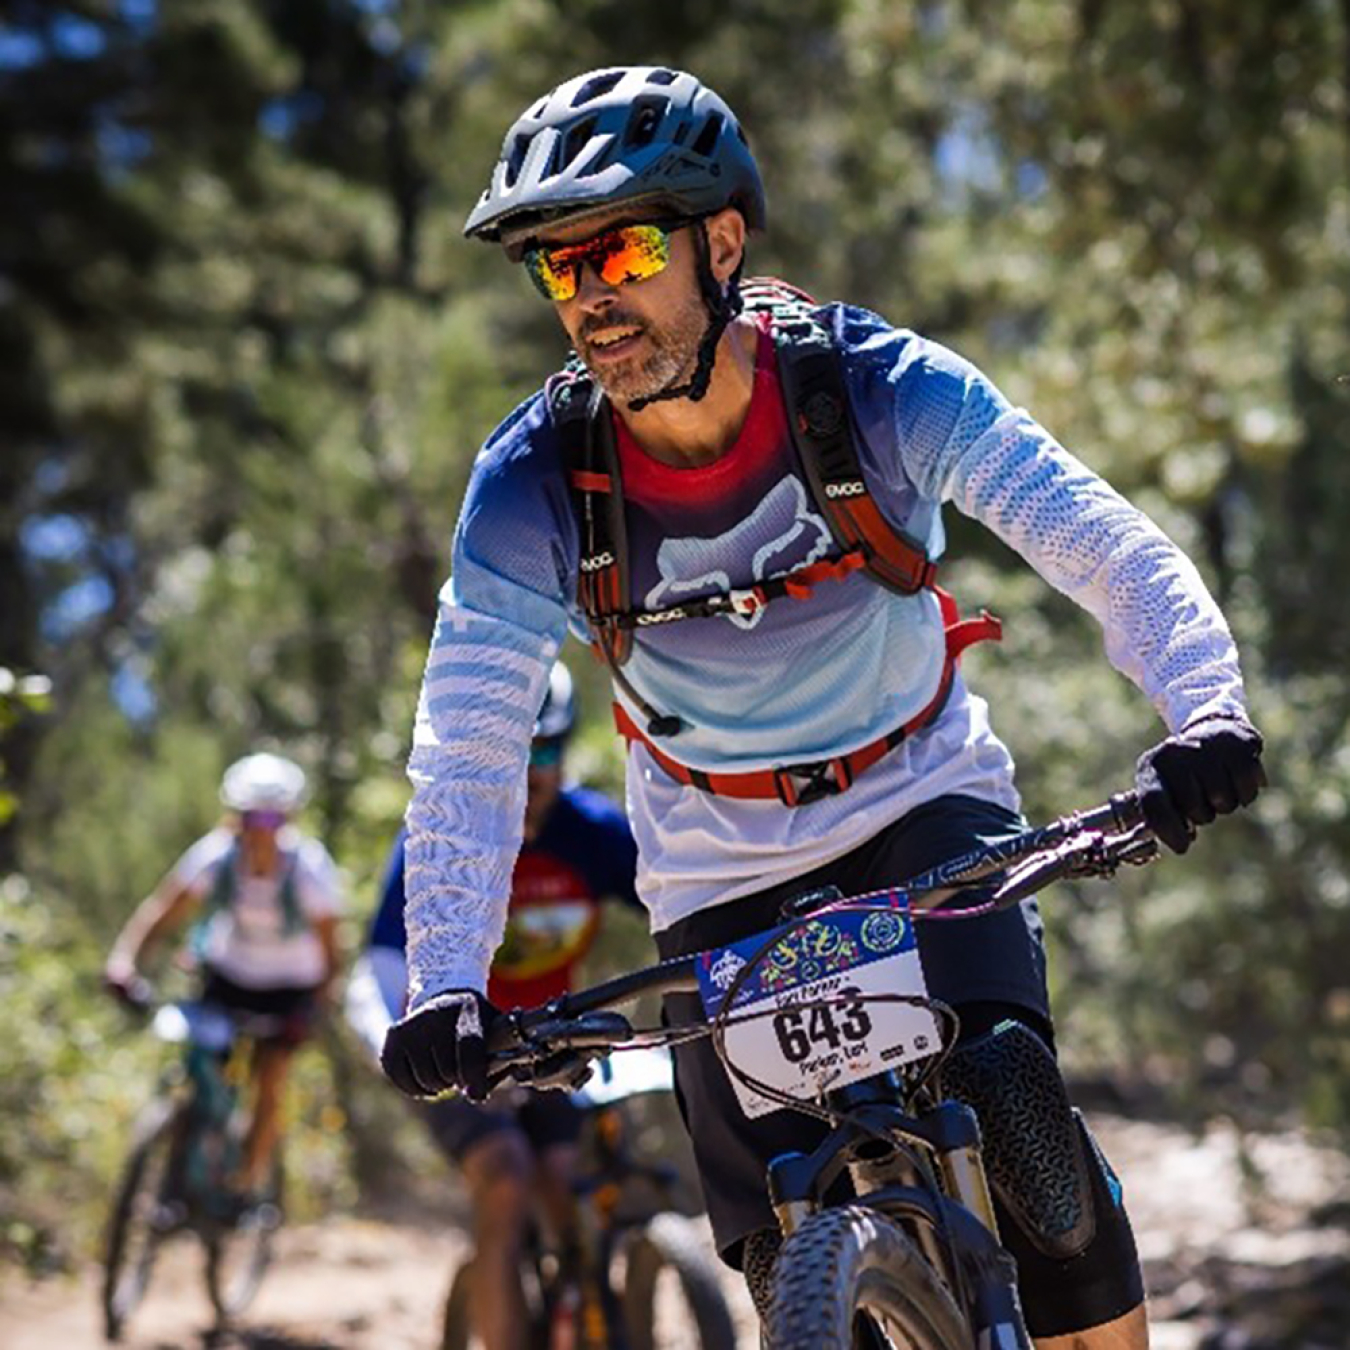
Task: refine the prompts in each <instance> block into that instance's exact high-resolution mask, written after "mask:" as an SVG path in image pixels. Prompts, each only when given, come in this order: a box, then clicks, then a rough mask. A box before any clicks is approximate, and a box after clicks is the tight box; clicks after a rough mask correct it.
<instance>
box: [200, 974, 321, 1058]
mask: <svg viewBox="0 0 1350 1350" xmlns="http://www.w3.org/2000/svg"><path fill="white" fill-rule="evenodd" d="M318 993H319V991H318V989H317V988H302V989H292V988H277V987H274V988H268V989H250V988H249V987H248V986H247V985H243V984H236V983H235V982H234V981H233V980H229V979H226V978H225V976H224V975H221V974H219V973H218V972H216V971H214V970H210V969H208V970H207V971H206V981H205V984H204V985H203V987H202V992H201V1001H202V1002H203V1003H211V1004H214V1005H215V1006H216V1007H218V1008H224V1009H225V1010H226V1012H238V1013H252V1014H253V1015H254V1016H256V1017H266V1018H269V1019H270V1018H275V1019H276V1020H277V1024H278V1025H277V1029H276V1031H275V1032H271V1033H269V1034H267V1035H261V1036H258V1037H257V1040H259V1041H262V1042H264V1043H274V1044H278V1045H290V1046H297V1045H302V1044H304V1042H305V1041H307V1040H308V1039H309V1038H310V1036H311V1035H313V1032H314V1022H315V1014H316V1012H317V1008H318Z"/></svg>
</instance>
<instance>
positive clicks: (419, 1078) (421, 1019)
mask: <svg viewBox="0 0 1350 1350" xmlns="http://www.w3.org/2000/svg"><path fill="white" fill-rule="evenodd" d="M500 1016H501V1014H500V1013H499V1012H498V1011H497V1009H496V1008H494V1007H493V1006H492V1004H490V1003H489V1002H488V1001H487V999H485V998H484V997H483V996H482V994H476V993H474V992H473V990H471V989H451V990H448V991H447V992H446V993H444V994H437V995H436V996H435V998H432V999H428V1000H427V1002H425V1003H424V1004H422V1006H421V1007H420V1008H417V1009H416V1010H415V1011H413V1012H410V1013H408V1014H407V1016H406V1017H404V1018H403V1019H402V1020H401V1021H398V1022H395V1023H394V1025H393V1026H392V1027H390V1028H389V1031H388V1033H387V1034H386V1036H385V1038H384V1049H383V1050H382V1051H381V1052H380V1064H381V1065H382V1066H383V1068H384V1072H385V1074H386V1076H387V1077H388V1078H389V1080H390V1081H391V1082H392V1083H393V1084H394V1086H395V1087H396V1088H398V1090H399V1091H400V1092H406V1093H407V1094H408V1096H409V1097H438V1096H440V1094H441V1093H442V1092H446V1091H448V1090H450V1089H452V1088H454V1089H458V1090H459V1091H460V1092H463V1093H464V1094H465V1096H467V1097H470V1098H472V1099H473V1100H474V1101H476V1102H481V1101H482V1100H483V1098H484V1097H486V1096H487V1094H488V1081H487V1047H486V1045H485V1043H484V1037H485V1036H486V1035H487V1031H488V1028H489V1027H490V1026H491V1025H492V1023H493V1022H494V1021H495V1020H496V1019H497V1018H498V1017H500Z"/></svg>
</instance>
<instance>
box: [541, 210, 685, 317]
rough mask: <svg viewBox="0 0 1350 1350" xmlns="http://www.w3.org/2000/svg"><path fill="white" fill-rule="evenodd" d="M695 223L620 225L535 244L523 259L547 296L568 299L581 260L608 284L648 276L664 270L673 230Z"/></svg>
mask: <svg viewBox="0 0 1350 1350" xmlns="http://www.w3.org/2000/svg"><path fill="white" fill-rule="evenodd" d="M692 223H693V221H692V220H689V219H684V220H660V221H657V220H653V221H645V222H643V223H642V224H641V225H619V226H616V227H615V228H614V229H612V230H606V231H605V232H604V233H603V234H598V235H596V236H595V238H594V239H587V240H585V241H584V242H583V243H580V244H561V245H559V246H557V247H555V248H550V247H546V246H545V245H542V244H538V245H535V246H534V247H532V248H527V249H526V250H525V252H524V253H523V254H522V255H521V261H522V262H523V263H524V265H525V270H526V271H527V272H528V273H529V274H530V280H531V281H533V282H534V284H535V286H536V288H537V289H538V291H539V294H540V295H542V296H543V297H544V299H546V300H554V301H562V300H570V299H572V297H573V296H574V295H576V293H577V287H578V286H580V284H581V267H582V264H583V263H590V264H591V266H592V267H594V268H595V270H596V271H597V272H598V273H599V274H600V279H601V280H602V281H603V282H604V283H605V284H606V285H607V286H622V285H623V284H624V283H625V282H628V281H646V280H647V278H648V277H654V276H656V275H657V274H658V273H659V272H663V271H665V269H666V265H667V264H668V263H669V262H670V236H671V235H672V234H674V233H675V231H676V230H680V229H683V228H684V227H685V226H686V225H690V224H692Z"/></svg>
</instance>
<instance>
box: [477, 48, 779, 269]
mask: <svg viewBox="0 0 1350 1350" xmlns="http://www.w3.org/2000/svg"><path fill="white" fill-rule="evenodd" d="M625 203H631V204H632V205H634V206H637V205H644V206H645V205H651V204H663V205H667V206H669V207H671V208H672V209H673V210H675V211H676V212H678V213H679V214H680V215H689V216H697V215H705V214H708V213H711V212H713V211H720V210H721V209H722V208H723V207H725V206H735V207H737V208H738V209H739V210H740V212H741V214H742V215H743V216H744V217H745V222H746V225H747V226H748V227H749V228H750V229H752V230H762V229H763V228H764V226H765V223H766V210H765V202H764V186H763V184H762V183H761V182H760V177H759V169H758V168H757V167H756V165H755V161H754V157H753V156H752V155H751V153H750V147H749V145H748V144H747V143H746V139H745V133H744V132H743V131H742V130H741V128H740V124H739V123H738V122H737V121H736V117H735V114H734V113H733V112H732V111H731V109H730V108H729V107H727V105H726V104H725V103H724V102H723V101H722V100H721V99H720V98H719V97H718V96H717V95H716V94H715V93H713V91H712V90H711V89H709V88H707V87H706V86H705V85H703V84H701V83H700V82H699V81H698V80H697V79H696V78H695V77H694V76H693V75H689V74H686V73H685V72H684V71H679V70H668V69H666V68H665V67H664V66H613V67H611V68H610V69H608V70H592V71H589V72H587V73H586V74H584V75H578V76H576V77H575V78H574V79H571V80H568V81H567V83H566V84H560V85H559V86H558V87H557V88H556V89H555V90H553V92H552V93H550V94H546V95H545V96H544V97H543V98H542V99H541V100H540V101H539V102H538V103H536V104H534V105H533V106H531V107H530V108H529V109H527V110H526V111H525V112H524V113H523V114H522V115H521V116H520V117H519V118H518V119H517V120H516V122H515V124H514V125H513V126H512V127H511V129H510V130H509V131H508V132H507V133H506V140H505V141H504V142H503V143H502V151H501V157H500V158H499V160H498V162H497V167H496V168H495V169H494V170H493V173H492V181H491V183H490V184H489V185H488V189H487V191H486V192H484V193H483V195H482V196H481V197H480V198H479V199H478V204H477V205H476V206H475V207H474V209H473V211H472V212H470V214H469V218H468V220H467V221H466V222H465V224H464V233H465V234H466V235H468V236H469V237H470V238H475V239H483V240H486V241H488V242H500V241H502V239H503V235H504V234H506V233H509V234H511V235H513V236H515V238H514V239H513V240H512V239H508V240H507V241H506V243H507V247H508V251H510V246H511V244H512V243H513V242H516V243H518V242H522V241H523V238H524V235H525V233H526V232H528V230H529V229H531V228H532V227H534V226H536V225H539V224H540V223H542V222H544V221H548V220H555V219H558V218H560V217H563V216H567V217H574V216H578V215H585V214H587V213H589V212H601V211H608V210H611V209H612V208H613V207H615V206H617V205H622V204H625Z"/></svg>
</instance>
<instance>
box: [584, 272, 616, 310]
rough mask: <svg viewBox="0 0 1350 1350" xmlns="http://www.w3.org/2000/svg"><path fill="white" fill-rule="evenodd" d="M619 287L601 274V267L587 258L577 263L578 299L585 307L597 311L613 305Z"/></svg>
mask: <svg viewBox="0 0 1350 1350" xmlns="http://www.w3.org/2000/svg"><path fill="white" fill-rule="evenodd" d="M617 295H618V287H617V286H611V285H610V284H609V282H607V281H606V280H605V279H604V277H602V276H601V275H600V269H599V267H598V266H597V265H596V264H595V263H593V262H591V261H590V260H589V259H586V260H584V261H582V262H581V263H579V264H578V265H577V301H578V303H579V304H580V305H581V307H582V308H583V309H586V310H590V311H597V310H601V309H605V308H607V307H608V306H610V305H612V304H613V303H614V301H615V299H616V298H617Z"/></svg>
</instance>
